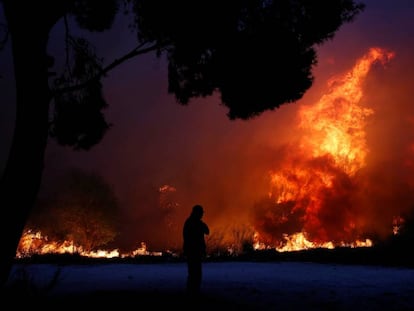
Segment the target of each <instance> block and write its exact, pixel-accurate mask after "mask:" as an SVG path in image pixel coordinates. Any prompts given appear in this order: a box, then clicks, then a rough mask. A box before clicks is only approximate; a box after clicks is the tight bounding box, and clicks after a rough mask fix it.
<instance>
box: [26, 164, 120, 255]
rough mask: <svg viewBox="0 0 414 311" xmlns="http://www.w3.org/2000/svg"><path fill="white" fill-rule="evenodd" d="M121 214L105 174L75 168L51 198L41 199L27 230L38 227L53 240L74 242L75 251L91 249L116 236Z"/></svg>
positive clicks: (64, 177)
mask: <svg viewBox="0 0 414 311" xmlns="http://www.w3.org/2000/svg"><path fill="white" fill-rule="evenodd" d="M118 217H119V215H118V202H117V199H116V197H115V194H114V192H113V190H112V188H111V187H110V186H109V185H108V184H107V183H106V182H105V180H104V179H103V178H102V176H100V175H98V174H96V173H87V172H84V171H81V170H77V169H74V170H71V171H70V172H68V173H67V174H66V175H65V176H63V177H62V182H61V183H59V184H58V185H57V186H56V189H55V191H54V193H53V194H52V195H51V198H49V199H48V200H45V201H40V202H39V204H38V205H37V206H36V208H35V209H34V211H33V213H32V216H31V217H30V218H29V221H28V223H27V225H26V232H28V231H29V232H31V231H32V230H33V231H35V232H36V231H38V232H41V233H42V236H45V237H47V239H48V241H49V243H50V241H54V242H56V243H58V244H56V245H61V246H64V245H66V244H67V242H70V245H72V250H73V251H77V250H78V249H79V250H82V251H86V252H90V251H92V250H96V249H97V248H98V247H101V246H104V245H106V244H108V243H109V242H111V241H113V240H114V239H115V237H116V236H117V233H118V231H117V228H118V226H119V223H118ZM21 242H22V240H21ZM65 242H66V243H65ZM65 247H66V246H65ZM57 248H58V247H57ZM39 249H41V245H39ZM69 249H70V248H69V247H68V248H67V250H69ZM56 251H57V250H56ZM48 252H53V249H50V250H48Z"/></svg>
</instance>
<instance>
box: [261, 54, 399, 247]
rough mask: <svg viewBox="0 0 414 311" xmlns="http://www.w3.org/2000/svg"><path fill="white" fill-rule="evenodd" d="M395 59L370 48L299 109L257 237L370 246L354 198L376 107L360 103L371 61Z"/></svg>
mask: <svg viewBox="0 0 414 311" xmlns="http://www.w3.org/2000/svg"><path fill="white" fill-rule="evenodd" d="M393 57H394V53H392V52H387V51H385V50H383V49H380V48H371V49H370V50H369V51H368V52H367V53H366V55H364V56H363V57H362V58H361V59H359V60H358V61H357V62H356V64H355V66H354V67H353V68H352V69H351V70H350V71H349V72H347V73H345V74H344V75H342V76H339V77H334V78H332V79H331V80H330V81H329V82H328V91H327V92H326V94H324V95H323V96H322V97H321V98H320V100H319V101H318V102H317V103H315V104H313V105H307V106H301V107H300V109H299V113H298V117H299V120H300V121H299V129H298V130H299V131H300V132H301V136H300V137H301V138H300V139H299V141H298V143H297V144H295V145H294V146H293V145H292V146H289V147H288V148H287V150H286V151H287V155H286V157H285V159H284V162H283V163H282V165H281V166H280V168H278V169H277V170H275V171H272V172H270V183H271V189H270V193H269V198H270V202H267V203H264V204H263V206H261V207H259V209H258V213H259V215H258V216H257V223H256V227H257V228H258V231H259V235H260V236H261V237H262V238H263V239H265V240H267V241H268V242H270V243H273V245H276V248H278V249H281V250H286V249H301V248H308V247H334V246H339V245H345V244H346V245H367V246H370V245H371V242H370V241H369V240H367V239H366V238H364V230H363V229H364V228H362V227H361V226H359V225H358V210H357V207H356V206H355V205H354V204H353V202H352V199H351V196H350V193H352V191H353V189H354V188H355V176H356V174H357V173H358V172H359V171H360V170H361V169H362V168H363V167H364V166H365V165H366V156H367V154H368V152H369V150H368V147H367V144H366V137H365V136H366V134H365V127H366V122H367V118H368V117H369V116H371V115H372V114H373V113H374V111H373V110H372V109H370V108H366V107H362V106H361V105H360V101H361V98H362V96H363V83H364V81H365V78H366V76H367V75H368V73H369V70H370V69H371V67H372V66H373V65H374V64H375V63H381V64H385V63H386V62H388V61H389V60H390V59H392V58H393ZM260 208H261V209H260Z"/></svg>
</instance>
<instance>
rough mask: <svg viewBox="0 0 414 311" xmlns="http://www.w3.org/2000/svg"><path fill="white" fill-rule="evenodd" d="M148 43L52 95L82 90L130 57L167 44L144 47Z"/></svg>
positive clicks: (56, 90)
mask: <svg viewBox="0 0 414 311" xmlns="http://www.w3.org/2000/svg"><path fill="white" fill-rule="evenodd" d="M146 44H147V43H142V44H140V45H139V46H137V47H135V48H134V49H132V50H131V51H130V52H129V53H127V54H125V55H124V56H122V57H120V58H118V59H115V60H114V61H113V62H112V63H110V64H109V65H108V66H106V67H105V68H103V69H102V70H101V72H99V73H98V74H97V75H96V76H95V77H92V78H90V79H89V80H87V81H85V82H83V83H79V84H75V85H71V86H68V87H64V88H60V89H55V90H52V96H54V95H59V94H63V93H68V92H73V91H76V90H81V89H83V88H85V87H86V86H88V84H90V83H92V82H93V81H96V80H97V79H99V78H102V77H103V76H105V75H106V74H107V73H108V72H109V71H111V70H112V69H114V68H115V67H117V66H119V65H120V64H122V63H123V62H125V61H127V60H129V59H131V58H133V57H135V56H138V55H142V54H145V53H148V52H151V51H155V50H157V49H159V48H160V47H161V46H165V44H164V45H160V44H153V45H151V46H149V47H146V48H143V46H145V45H146Z"/></svg>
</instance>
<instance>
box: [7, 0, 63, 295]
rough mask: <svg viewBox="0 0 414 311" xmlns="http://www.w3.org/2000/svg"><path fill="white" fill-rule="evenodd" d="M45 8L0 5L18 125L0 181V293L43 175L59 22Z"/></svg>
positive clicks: (36, 4) (42, 4) (13, 2)
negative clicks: (50, 46) (50, 56)
mask: <svg viewBox="0 0 414 311" xmlns="http://www.w3.org/2000/svg"><path fill="white" fill-rule="evenodd" d="M48 4H49V1H43V2H40V3H39V2H38V1H16V0H4V1H3V7H4V12H5V16H6V19H7V23H8V27H9V32H10V39H11V44H12V54H13V62H14V74H15V82H16V84H15V85H16V120H15V127H14V133H13V139H12V145H11V149H10V152H9V158H8V161H7V164H6V167H5V170H4V174H3V176H2V177H1V180H0V204H1V208H2V213H3V216H2V217H1V223H0V228H1V234H0V245H1V252H0V281H1V286H2V287H3V286H4V285H5V283H6V282H7V279H8V277H9V274H10V272H11V269H12V267H13V263H14V259H15V255H16V250H17V246H18V243H19V240H20V237H21V234H22V232H23V229H24V226H25V223H26V220H27V218H28V216H29V213H30V211H31V208H32V207H33V205H34V203H35V201H36V198H37V194H38V190H39V186H40V183H41V176H42V171H43V164H44V163H43V161H44V153H45V149H46V145H47V138H48V122H49V119H48V116H49V103H50V99H51V98H50V90H49V86H48V63H47V43H48V35H49V32H50V29H51V28H52V27H53V25H54V24H55V22H56V21H57V18H56V17H55V18H52V17H51V16H53V15H52V14H50V11H48V9H50V8H49V7H48V6H47V5H48ZM55 13H56V12H55ZM46 15H48V16H46Z"/></svg>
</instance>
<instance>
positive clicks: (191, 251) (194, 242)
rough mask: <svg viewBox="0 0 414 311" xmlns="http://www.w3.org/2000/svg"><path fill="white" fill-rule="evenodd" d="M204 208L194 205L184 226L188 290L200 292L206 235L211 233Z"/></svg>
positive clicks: (194, 292) (192, 292)
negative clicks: (205, 219)
mask: <svg viewBox="0 0 414 311" xmlns="http://www.w3.org/2000/svg"><path fill="white" fill-rule="evenodd" d="M203 215H204V210H203V207H202V206H201V205H194V206H193V209H192V211H191V214H190V216H189V217H188V218H187V220H186V221H185V223H184V227H183V238H184V245H183V252H184V256H185V257H186V259H187V269H188V272H187V273H188V275H187V291H188V293H190V294H198V293H199V292H200V287H201V278H202V266H201V265H202V261H203V259H204V258H205V256H206V242H205V240H204V235H206V234H209V233H210V230H209V228H208V226H207V225H206V224H205V223H204V222H203V221H202V220H201V218H202V217H203Z"/></svg>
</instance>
